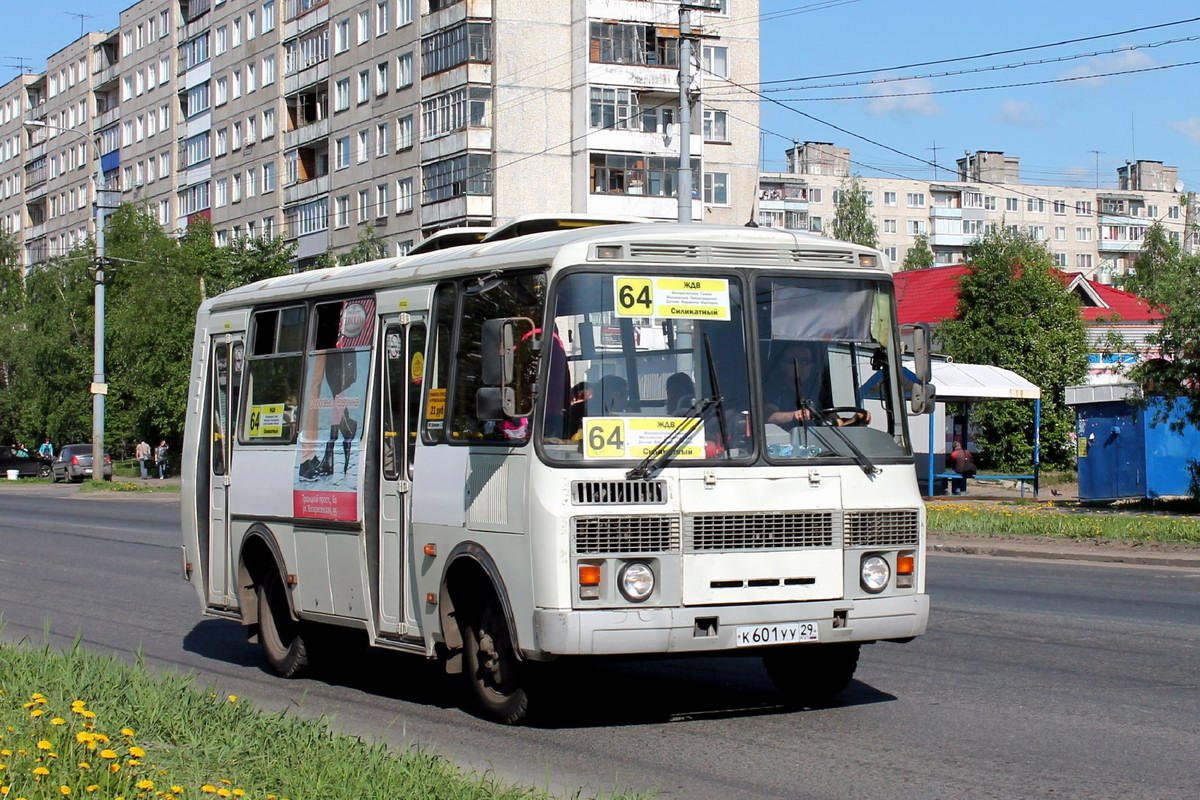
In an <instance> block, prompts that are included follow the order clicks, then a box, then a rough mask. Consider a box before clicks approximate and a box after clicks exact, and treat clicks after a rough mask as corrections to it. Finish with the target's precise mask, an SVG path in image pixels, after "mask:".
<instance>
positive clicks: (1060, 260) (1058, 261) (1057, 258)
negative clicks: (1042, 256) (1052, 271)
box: [1051, 253, 1067, 268]
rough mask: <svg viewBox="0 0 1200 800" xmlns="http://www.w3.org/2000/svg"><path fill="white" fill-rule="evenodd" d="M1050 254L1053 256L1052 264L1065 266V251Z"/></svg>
mask: <svg viewBox="0 0 1200 800" xmlns="http://www.w3.org/2000/svg"><path fill="white" fill-rule="evenodd" d="M1051 255H1052V256H1053V257H1054V266H1056V267H1064V268H1065V267H1066V266H1067V254H1066V253H1052V254H1051Z"/></svg>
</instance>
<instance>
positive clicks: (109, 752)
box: [100, 750, 117, 759]
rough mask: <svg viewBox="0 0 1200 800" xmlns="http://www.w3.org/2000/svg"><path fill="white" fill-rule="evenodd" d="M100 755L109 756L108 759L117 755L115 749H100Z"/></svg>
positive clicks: (102, 756)
mask: <svg viewBox="0 0 1200 800" xmlns="http://www.w3.org/2000/svg"><path fill="white" fill-rule="evenodd" d="M100 757H101V758H110V759H111V758H116V757H117V752H116V751H115V750H101V751H100Z"/></svg>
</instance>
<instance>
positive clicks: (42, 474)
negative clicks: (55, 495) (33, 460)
mask: <svg viewBox="0 0 1200 800" xmlns="http://www.w3.org/2000/svg"><path fill="white" fill-rule="evenodd" d="M53 476H54V470H52V469H50V465H49V464H42V465H41V466H40V467H38V477H39V478H51V477H53Z"/></svg>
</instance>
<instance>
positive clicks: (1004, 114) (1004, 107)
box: [992, 100, 1038, 128]
mask: <svg viewBox="0 0 1200 800" xmlns="http://www.w3.org/2000/svg"><path fill="white" fill-rule="evenodd" d="M992 120H993V121H995V122H1001V123H1004V124H1005V125H1016V126H1019V127H1022V128H1035V127H1037V125H1038V121H1037V119H1036V118H1035V117H1034V114H1033V105H1032V104H1030V103H1026V102H1025V101H1024V100H1005V101H1004V102H1003V103H1001V104H1000V108H999V109H997V111H996V114H995V116H993V117H992Z"/></svg>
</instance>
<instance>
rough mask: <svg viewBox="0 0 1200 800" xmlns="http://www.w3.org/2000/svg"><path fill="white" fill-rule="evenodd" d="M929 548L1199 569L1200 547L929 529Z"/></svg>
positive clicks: (971, 552)
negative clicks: (980, 533)
mask: <svg viewBox="0 0 1200 800" xmlns="http://www.w3.org/2000/svg"><path fill="white" fill-rule="evenodd" d="M928 546H929V552H931V553H954V554H960V555H972V556H1000V557H1004V558H1041V559H1050V560H1061V561H1092V562H1102V563H1111V564H1142V565H1145V566H1154V567H1184V568H1188V569H1196V570H1200V548H1195V547H1189V546H1187V545H1182V544H1169V543H1165V542H1121V541H1116V540H1113V539H1048V538H1044V537H1028V538H1026V537H1023V536H985V535H978V536H974V535H966V534H958V533H943V532H939V531H930V532H929V539H928Z"/></svg>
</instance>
